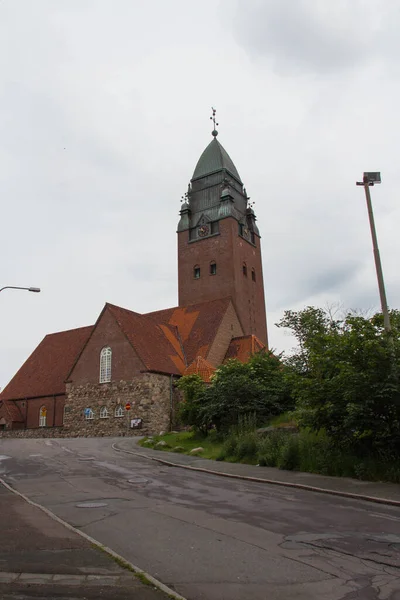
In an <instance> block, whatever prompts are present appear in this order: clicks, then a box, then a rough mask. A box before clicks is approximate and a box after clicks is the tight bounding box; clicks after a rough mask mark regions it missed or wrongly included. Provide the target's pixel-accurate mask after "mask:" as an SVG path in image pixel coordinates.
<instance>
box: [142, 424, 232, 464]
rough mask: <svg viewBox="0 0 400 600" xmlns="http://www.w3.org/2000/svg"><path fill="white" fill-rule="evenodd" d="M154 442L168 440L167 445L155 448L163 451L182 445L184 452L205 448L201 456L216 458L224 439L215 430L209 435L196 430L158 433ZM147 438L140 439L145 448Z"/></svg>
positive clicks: (170, 450) (182, 451) (169, 450)
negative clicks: (203, 434)
mask: <svg viewBox="0 0 400 600" xmlns="http://www.w3.org/2000/svg"><path fill="white" fill-rule="evenodd" d="M153 439H154V442H155V444H157V442H160V441H163V442H166V444H167V446H163V447H159V448H154V446H151V448H153V449H154V450H160V451H162V452H172V450H173V449H174V448H176V447H177V446H180V447H181V448H183V450H181V451H180V452H181V453H182V454H189V453H190V451H191V450H193V448H199V447H201V448H204V452H202V453H201V454H199V456H201V457H203V458H211V459H213V460H215V459H216V458H217V456H218V454H219V452H220V449H221V447H222V444H223V440H222V439H221V438H220V437H219V436H218V435H216V432H215V431H211V432H210V433H209V435H207V436H202V435H200V434H198V433H195V432H194V431H180V432H178V433H166V434H165V435H156V436H154V438H153ZM144 442H145V440H140V442H139V446H142V447H143V448H149V446H148V445H147V444H145V443H144Z"/></svg>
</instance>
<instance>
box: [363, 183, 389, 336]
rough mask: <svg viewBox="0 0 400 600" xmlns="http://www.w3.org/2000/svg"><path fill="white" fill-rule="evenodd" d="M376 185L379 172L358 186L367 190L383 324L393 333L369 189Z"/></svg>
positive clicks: (366, 195) (387, 331)
mask: <svg viewBox="0 0 400 600" xmlns="http://www.w3.org/2000/svg"><path fill="white" fill-rule="evenodd" d="M376 183H381V174H380V173H378V172H368V173H364V177H363V180H362V181H357V183H356V185H362V186H364V190H365V199H366V201H367V209H368V217H369V226H370V228H371V237H372V247H373V249H374V259H375V268H376V276H377V279H378V287H379V296H380V299H381V307H382V313H383V324H384V327H385V331H386V333H391V331H392V328H391V325H390V317H389V310H388V305H387V300H386V291H385V283H384V281H383V271H382V264H381V257H380V254H379V248H378V238H377V236H376V229H375V221H374V213H373V211H372V202H371V193H370V191H369V188H370V187H372V186H374V185H375V184H376Z"/></svg>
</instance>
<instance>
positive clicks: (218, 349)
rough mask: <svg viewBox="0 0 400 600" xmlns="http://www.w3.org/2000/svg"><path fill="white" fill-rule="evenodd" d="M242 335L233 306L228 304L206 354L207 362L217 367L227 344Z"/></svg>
mask: <svg viewBox="0 0 400 600" xmlns="http://www.w3.org/2000/svg"><path fill="white" fill-rule="evenodd" d="M241 335H243V330H242V327H241V325H240V323H239V319H238V317H237V314H236V311H235V309H234V308H233V305H232V304H230V305H229V306H228V309H227V311H226V313H225V314H224V317H223V319H222V321H221V325H220V326H219V328H218V332H217V335H216V336H215V339H214V342H213V344H212V346H211V348H210V350H209V352H208V355H207V360H208V361H209V362H210V363H211V364H212V365H213V366H214V367H218V366H219V365H220V364H221V363H222V362H223V360H224V358H225V355H226V351H227V350H228V346H229V343H230V341H231V339H232V338H233V337H239V336H241Z"/></svg>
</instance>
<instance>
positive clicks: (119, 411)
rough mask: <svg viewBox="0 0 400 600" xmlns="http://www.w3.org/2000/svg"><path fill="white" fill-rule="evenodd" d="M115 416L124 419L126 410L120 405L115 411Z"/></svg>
mask: <svg viewBox="0 0 400 600" xmlns="http://www.w3.org/2000/svg"><path fill="white" fill-rule="evenodd" d="M114 415H115V416H116V417H123V416H124V409H123V408H122V405H121V404H118V406H117V408H116V409H115V413H114Z"/></svg>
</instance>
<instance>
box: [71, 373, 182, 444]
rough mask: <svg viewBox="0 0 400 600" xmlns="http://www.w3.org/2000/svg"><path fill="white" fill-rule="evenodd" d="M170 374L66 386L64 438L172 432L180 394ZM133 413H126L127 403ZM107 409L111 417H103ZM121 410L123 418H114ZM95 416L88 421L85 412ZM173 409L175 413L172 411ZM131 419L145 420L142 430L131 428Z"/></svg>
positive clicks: (148, 374)
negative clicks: (103, 412)
mask: <svg viewBox="0 0 400 600" xmlns="http://www.w3.org/2000/svg"><path fill="white" fill-rule="evenodd" d="M170 386H171V378H170V377H169V376H168V375H159V374H155V373H143V374H141V375H140V376H138V377H135V378H134V379H133V380H132V381H118V382H111V383H97V384H89V383H88V384H85V385H74V384H72V383H70V384H67V401H66V403H65V412H64V430H65V435H70V436H71V437H75V436H82V437H84V436H90V437H92V436H93V437H94V436H119V435H132V434H133V435H135V434H136V435H147V434H155V433H160V431H169V430H170V428H171V413H172V424H173V420H174V419H173V415H174V412H175V407H176V403H177V401H178V398H179V395H178V391H177V390H176V389H175V388H174V386H172V407H171V388H170ZM127 402H129V403H130V404H131V410H130V411H129V412H128V411H126V410H125V405H126V403H127ZM102 407H106V409H107V412H108V416H107V417H106V418H101V417H100V410H101V408H102ZM118 407H122V409H123V411H122V413H123V414H122V416H115V414H116V412H115V411H116V410H117V409H118ZM87 408H90V409H91V410H92V411H93V413H94V418H93V419H86V418H85V409H87ZM171 408H172V410H171ZM132 419H142V427H141V429H131V428H130V421H131V420H132Z"/></svg>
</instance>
